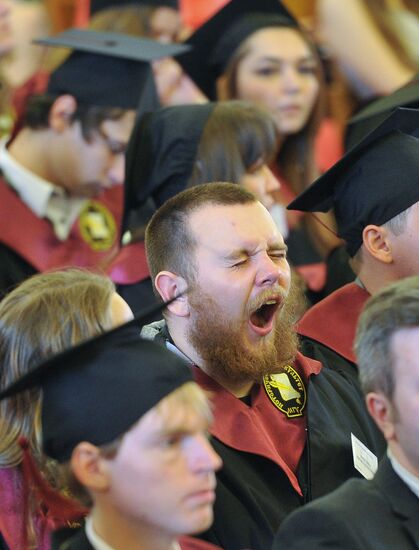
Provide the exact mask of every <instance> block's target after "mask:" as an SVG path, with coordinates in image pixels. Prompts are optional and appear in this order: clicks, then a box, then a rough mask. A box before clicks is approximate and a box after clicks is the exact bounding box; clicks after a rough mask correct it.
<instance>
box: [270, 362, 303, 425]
mask: <svg viewBox="0 0 419 550" xmlns="http://www.w3.org/2000/svg"><path fill="white" fill-rule="evenodd" d="M263 385H264V387H265V391H266V393H267V394H268V397H269V399H270V400H271V401H272V403H273V404H274V405H275V407H276V408H277V409H279V410H280V411H281V412H283V413H284V414H285V415H286V416H287V417H288V418H295V417H298V416H302V415H303V411H304V408H305V406H306V400H307V393H306V388H305V386H304V382H303V381H302V379H301V376H300V375H299V374H298V372H297V371H296V370H295V369H294V368H293V367H291V365H286V366H285V367H284V372H281V373H279V374H269V375H266V376H264V377H263Z"/></svg>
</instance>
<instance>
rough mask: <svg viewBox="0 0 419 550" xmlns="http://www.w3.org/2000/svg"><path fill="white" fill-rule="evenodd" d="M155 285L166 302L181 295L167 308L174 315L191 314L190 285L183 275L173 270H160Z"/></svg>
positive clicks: (184, 315) (183, 315)
mask: <svg viewBox="0 0 419 550" xmlns="http://www.w3.org/2000/svg"><path fill="white" fill-rule="evenodd" d="M154 285H155V287H156V289H157V291H158V293H159V294H160V296H161V297H162V298H163V300H164V301H165V302H167V301H169V300H172V299H173V298H176V296H180V295H181V296H180V297H179V298H178V299H177V300H175V301H174V302H172V303H171V304H170V305H169V306H167V309H168V310H169V311H170V312H171V313H173V315H176V316H177V317H187V316H188V315H189V303H188V297H187V290H188V285H187V283H186V281H185V279H184V278H183V277H181V276H180V275H176V274H175V273H172V272H171V271H160V273H158V274H157V276H156V279H155V281H154Z"/></svg>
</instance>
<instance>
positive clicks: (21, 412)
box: [0, 269, 115, 467]
mask: <svg viewBox="0 0 419 550" xmlns="http://www.w3.org/2000/svg"><path fill="white" fill-rule="evenodd" d="M114 292H115V289H114V285H113V283H112V282H111V281H110V280H109V279H107V278H105V277H103V276H100V275H95V274H92V273H89V272H87V271H82V270H79V269H70V270H67V271H56V272H51V273H45V274H40V275H35V276H34V277H31V278H30V279H27V280H26V281H24V282H23V283H22V284H21V285H19V286H18V287H17V288H16V289H15V290H13V291H12V292H10V294H8V295H7V296H6V297H5V298H4V299H3V300H2V301H1V302H0V364H1V372H0V389H4V388H5V387H7V386H9V385H10V384H11V383H12V382H14V381H15V380H16V379H18V378H20V377H21V376H23V375H24V374H26V373H27V372H28V371H29V370H31V369H32V368H34V367H35V366H36V365H37V364H38V363H40V362H41V361H42V360H43V359H45V358H46V357H48V356H51V355H53V354H56V353H58V352H60V351H62V350H63V349H66V348H68V347H70V346H72V345H75V344H77V343H78V342H80V341H81V340H84V339H86V338H88V337H89V336H94V335H95V334H98V333H99V332H103V331H104V330H106V329H109V328H110V327H111V325H112V316H111V307H110V304H111V297H112V295H113V293H114ZM21 435H23V436H25V437H26V438H27V440H28V441H29V445H30V448H31V450H32V453H33V454H34V456H35V457H36V458H39V457H40V456H41V428H40V392H39V390H30V391H25V392H22V393H21V394H19V395H17V396H14V397H11V398H8V399H5V400H3V401H1V402H0V466H1V467H13V466H16V465H18V464H19V463H20V462H21V459H22V452H21V449H20V446H19V444H18V438H19V436H21Z"/></svg>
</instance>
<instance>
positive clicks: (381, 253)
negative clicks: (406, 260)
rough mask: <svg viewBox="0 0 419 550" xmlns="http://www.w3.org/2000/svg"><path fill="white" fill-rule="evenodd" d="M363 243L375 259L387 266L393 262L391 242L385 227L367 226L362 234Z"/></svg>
mask: <svg viewBox="0 0 419 550" xmlns="http://www.w3.org/2000/svg"><path fill="white" fill-rule="evenodd" d="M362 241H363V244H364V248H365V249H366V250H367V251H368V253H369V254H370V255H371V256H372V257H373V258H375V259H376V260H378V261H379V262H383V263H385V264H390V263H392V262H393V255H392V250H391V240H390V237H389V233H388V231H387V229H386V228H385V227H382V226H379V225H367V226H366V227H365V228H364V230H363V232H362Z"/></svg>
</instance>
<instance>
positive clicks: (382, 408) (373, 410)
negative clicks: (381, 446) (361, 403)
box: [365, 392, 394, 441]
mask: <svg viewBox="0 0 419 550" xmlns="http://www.w3.org/2000/svg"><path fill="white" fill-rule="evenodd" d="M365 402H366V404H367V409H368V412H369V413H370V415H371V416H372V418H373V419H374V422H375V423H376V424H377V426H378V427H379V428H380V430H381V431H382V432H383V435H384V438H385V439H386V441H390V440H391V439H394V407H393V406H392V404H391V403H390V401H389V400H388V399H387V397H386V396H385V395H383V394H382V393H376V392H370V393H368V394H367V395H366V397H365Z"/></svg>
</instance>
